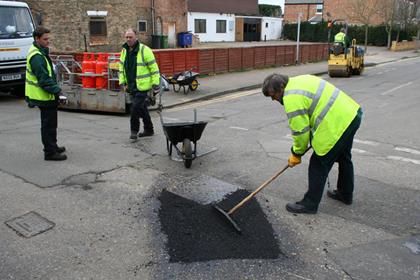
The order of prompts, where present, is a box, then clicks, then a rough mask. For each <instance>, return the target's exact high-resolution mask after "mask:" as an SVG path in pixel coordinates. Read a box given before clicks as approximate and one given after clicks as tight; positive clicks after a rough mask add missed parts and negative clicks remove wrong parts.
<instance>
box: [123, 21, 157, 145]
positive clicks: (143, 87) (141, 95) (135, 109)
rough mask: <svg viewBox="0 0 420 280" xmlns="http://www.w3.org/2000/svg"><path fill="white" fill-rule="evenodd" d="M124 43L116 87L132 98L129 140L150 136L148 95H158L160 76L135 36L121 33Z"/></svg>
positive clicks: (148, 49) (148, 54) (129, 31)
mask: <svg viewBox="0 0 420 280" xmlns="http://www.w3.org/2000/svg"><path fill="white" fill-rule="evenodd" d="M125 39H126V43H125V44H124V45H123V49H122V51H121V56H120V69H119V83H120V85H121V86H123V87H124V89H125V91H126V92H127V93H129V94H130V95H131V96H132V100H133V103H132V106H131V117H130V129H131V134H130V139H131V140H133V141H134V140H136V139H137V137H145V136H152V135H153V134H154V131H153V123H152V120H151V118H150V114H149V110H148V108H147V105H148V92H149V91H150V90H153V94H154V95H155V94H157V93H159V91H160V73H159V67H158V65H157V63H156V60H155V56H154V55H153V52H152V50H151V49H150V48H149V47H148V46H146V45H144V44H141V43H140V42H139V41H138V40H137V35H136V32H135V31H134V30H133V29H131V28H130V29H128V30H127V31H126V32H125ZM140 118H142V119H143V124H144V130H143V132H141V133H139V130H140V121H139V119H140Z"/></svg>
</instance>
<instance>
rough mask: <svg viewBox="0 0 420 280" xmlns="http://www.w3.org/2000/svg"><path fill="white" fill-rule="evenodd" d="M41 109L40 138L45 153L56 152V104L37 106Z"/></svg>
mask: <svg viewBox="0 0 420 280" xmlns="http://www.w3.org/2000/svg"><path fill="white" fill-rule="evenodd" d="M39 110H40V111H41V140H42V144H43V145H44V153H45V155H52V154H54V153H56V152H57V148H58V147H57V106H48V107H39Z"/></svg>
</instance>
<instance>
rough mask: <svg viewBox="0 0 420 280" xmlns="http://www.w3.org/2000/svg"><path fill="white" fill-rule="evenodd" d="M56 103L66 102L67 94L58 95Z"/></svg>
mask: <svg viewBox="0 0 420 280" xmlns="http://www.w3.org/2000/svg"><path fill="white" fill-rule="evenodd" d="M58 103H60V104H63V105H65V104H67V96H65V95H59V96H58Z"/></svg>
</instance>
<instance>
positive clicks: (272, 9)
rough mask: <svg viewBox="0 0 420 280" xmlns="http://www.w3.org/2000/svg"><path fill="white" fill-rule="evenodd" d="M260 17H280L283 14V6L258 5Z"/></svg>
mask: <svg viewBox="0 0 420 280" xmlns="http://www.w3.org/2000/svg"><path fill="white" fill-rule="evenodd" d="M258 8H259V10H260V15H262V16H266V17H279V16H281V14H282V11H281V6H275V5H267V4H261V5H258Z"/></svg>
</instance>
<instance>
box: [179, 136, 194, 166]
mask: <svg viewBox="0 0 420 280" xmlns="http://www.w3.org/2000/svg"><path fill="white" fill-rule="evenodd" d="M182 155H183V159H184V166H185V167H186V168H190V167H191V164H192V160H193V159H192V146H191V140H190V139H188V138H185V139H184V142H183V143H182Z"/></svg>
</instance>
